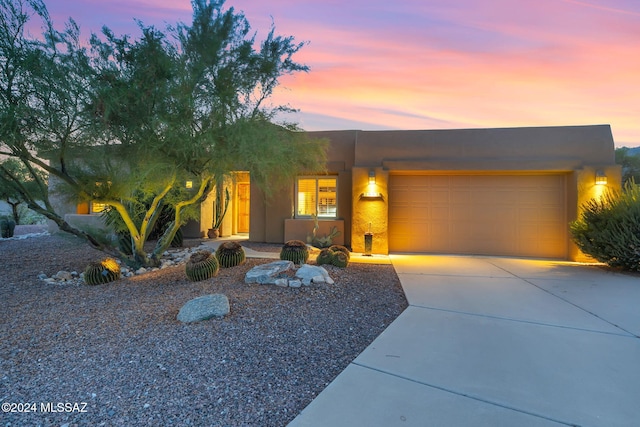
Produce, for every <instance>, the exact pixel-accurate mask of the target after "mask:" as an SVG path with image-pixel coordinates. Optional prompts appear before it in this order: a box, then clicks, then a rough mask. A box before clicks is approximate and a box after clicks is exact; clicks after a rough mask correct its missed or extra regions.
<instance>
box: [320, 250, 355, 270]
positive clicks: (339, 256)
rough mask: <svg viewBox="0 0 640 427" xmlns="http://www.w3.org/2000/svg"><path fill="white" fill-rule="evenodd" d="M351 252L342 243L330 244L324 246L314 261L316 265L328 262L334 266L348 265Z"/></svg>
mask: <svg viewBox="0 0 640 427" xmlns="http://www.w3.org/2000/svg"><path fill="white" fill-rule="evenodd" d="M350 259H351V253H350V252H349V249H347V248H346V247H344V246H342V245H331V246H330V247H328V248H324V249H322V250H321V251H320V253H319V254H318V257H317V259H316V263H317V264H318V265H324V264H330V265H335V266H336V267H340V268H345V267H347V266H348V265H349V260H350Z"/></svg>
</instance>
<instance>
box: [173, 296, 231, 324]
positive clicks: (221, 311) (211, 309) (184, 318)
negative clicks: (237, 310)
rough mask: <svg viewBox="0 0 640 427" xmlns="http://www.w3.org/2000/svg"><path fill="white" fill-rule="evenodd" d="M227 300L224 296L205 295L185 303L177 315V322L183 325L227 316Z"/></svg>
mask: <svg viewBox="0 0 640 427" xmlns="http://www.w3.org/2000/svg"><path fill="white" fill-rule="evenodd" d="M229 310H230V309H229V299H228V298H227V297H226V295H222V294H212V295H205V296H201V297H198V298H195V299H192V300H191V301H189V302H187V303H186V304H185V305H183V306H182V308H181V309H180V312H179V313H178V320H179V321H181V322H184V323H191V322H199V321H201V320H208V319H211V318H213V317H224V316H226V315H227V314H229Z"/></svg>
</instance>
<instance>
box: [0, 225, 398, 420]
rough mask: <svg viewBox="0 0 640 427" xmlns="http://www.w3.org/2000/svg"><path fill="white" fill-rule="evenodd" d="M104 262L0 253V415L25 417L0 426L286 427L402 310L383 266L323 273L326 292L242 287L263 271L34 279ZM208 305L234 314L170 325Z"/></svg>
mask: <svg viewBox="0 0 640 427" xmlns="http://www.w3.org/2000/svg"><path fill="white" fill-rule="evenodd" d="M33 231H38V230H34V229H33V228H29V227H27V226H18V227H17V229H16V235H20V234H24V233H27V232H33ZM196 243H197V242H196ZM187 244H193V242H188V243H187ZM245 245H246V246H251V247H253V248H254V249H258V250H266V249H269V245H259V244H252V243H245ZM277 248H278V247H276V248H275V249H277ZM103 256H104V255H103V254H102V253H100V252H98V251H95V250H93V249H91V248H90V247H88V245H86V244H84V243H83V242H82V241H80V240H79V239H77V238H75V237H72V236H67V235H54V236H40V237H31V238H26V239H23V240H2V239H0V258H1V259H2V275H1V278H0V282H1V283H0V322H1V324H2V328H1V330H0V402H1V403H11V402H12V403H17V404H21V408H23V409H24V406H23V404H29V405H28V406H27V408H26V409H28V410H33V409H35V411H36V412H30V413H24V412H23V413H17V412H10V413H2V414H1V415H0V426H65V427H66V426H68V427H72V426H171V425H175V426H191V425H193V426H285V425H286V424H287V423H288V422H289V421H291V420H292V419H293V418H295V416H296V415H297V414H298V413H300V411H302V409H304V407H305V406H306V405H308V404H309V403H310V402H311V400H313V398H314V397H315V396H316V395H317V394H318V393H320V391H322V389H324V388H325V387H326V386H327V384H329V383H330V382H331V381H332V380H333V379H334V378H335V377H336V375H338V374H339V373H340V372H341V371H342V370H343V369H344V368H346V366H347V365H348V364H349V363H350V362H351V361H352V360H353V359H354V358H355V357H356V356H357V355H358V354H359V353H360V352H361V351H362V350H364V348H365V347H366V346H367V345H368V344H370V343H371V341H372V340H373V339H374V338H375V337H376V336H377V335H379V334H380V333H381V332H382V331H383V329H385V328H386V327H387V326H388V325H389V323H391V322H392V321H393V320H394V319H395V318H396V317H397V316H398V315H399V314H400V313H401V312H402V311H403V310H404V309H405V308H406V306H407V303H406V300H405V297H404V294H403V292H402V289H401V287H400V283H399V281H398V278H397V276H396V274H395V272H394V270H393V267H392V266H390V265H370V264H351V265H349V267H348V268H346V269H338V268H335V267H328V268H327V270H328V271H329V273H330V275H331V277H332V278H333V279H334V280H335V284H334V285H322V286H318V285H313V286H311V287H302V288H299V289H294V288H279V287H275V286H265V285H262V286H261V285H246V284H244V274H245V273H246V271H248V270H249V269H250V268H251V267H253V266H255V265H258V264H262V263H265V262H269V261H270V260H260V259H250V260H248V262H247V263H246V264H245V265H243V266H239V267H235V268H231V269H221V270H220V273H219V274H218V276H217V277H215V278H214V279H212V280H208V281H204V282H197V283H192V282H190V281H188V280H187V279H186V276H185V274H184V271H183V267H175V268H168V269H164V270H161V271H157V272H151V273H147V274H144V275H141V276H136V277H133V278H130V279H122V280H119V281H117V282H113V283H110V284H107V285H102V286H96V287H90V286H82V285H80V286H79V285H72V284H66V285H65V284H62V285H51V284H45V283H44V282H42V281H40V280H38V279H37V276H38V274H39V273H41V272H43V273H45V274H47V275H48V276H51V275H53V274H55V273H56V272H57V271H59V270H68V271H73V270H76V271H79V272H80V271H82V270H83V269H84V267H85V266H86V265H87V264H88V263H89V262H90V261H96V260H99V259H101V258H103ZM209 293H223V294H225V295H227V297H228V298H229V301H230V304H231V314H230V315H228V316H227V317H225V318H224V319H218V320H209V321H206V322H200V323H195V324H181V323H180V322H178V321H177V320H176V315H177V313H178V310H179V309H180V307H181V306H182V305H183V304H184V303H185V302H186V301H188V300H190V299H192V298H195V297H198V296H201V295H204V294H209ZM48 403H52V405H53V409H63V410H64V409H69V410H72V411H73V412H62V411H59V412H53V411H48V412H43V409H52V408H51V406H49V407H48V406H47V404H48ZM58 403H61V404H65V403H66V404H69V405H67V406H66V408H65V406H64V405H63V406H62V407H58V406H57V404H58ZM76 403H77V404H78V405H76V406H74V405H73V404H76ZM32 404H35V405H33V406H32ZM3 409H4V407H3ZM14 409H18V408H17V407H14ZM79 411H83V412H79Z"/></svg>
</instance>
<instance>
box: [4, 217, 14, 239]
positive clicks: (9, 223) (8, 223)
mask: <svg viewBox="0 0 640 427" xmlns="http://www.w3.org/2000/svg"><path fill="white" fill-rule="evenodd" d="M15 228H16V222H15V221H14V220H12V219H11V218H7V219H4V218H3V219H1V220H0V234H1V235H2V237H3V238H5V239H6V238H8V237H13V232H14V230H15Z"/></svg>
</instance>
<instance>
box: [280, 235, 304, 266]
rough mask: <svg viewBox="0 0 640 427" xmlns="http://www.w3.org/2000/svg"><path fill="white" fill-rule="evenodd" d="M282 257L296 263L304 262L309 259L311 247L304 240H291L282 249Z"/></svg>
mask: <svg viewBox="0 0 640 427" xmlns="http://www.w3.org/2000/svg"><path fill="white" fill-rule="evenodd" d="M280 259H281V260H285V261H291V262H293V263H294V264H304V263H306V262H307V259H309V249H308V248H307V245H306V243H304V242H303V241H302V240H289V241H288V242H287V243H285V244H284V246H283V247H282V250H281V251H280Z"/></svg>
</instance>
